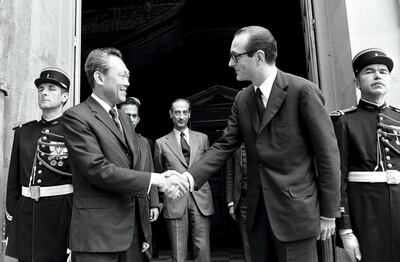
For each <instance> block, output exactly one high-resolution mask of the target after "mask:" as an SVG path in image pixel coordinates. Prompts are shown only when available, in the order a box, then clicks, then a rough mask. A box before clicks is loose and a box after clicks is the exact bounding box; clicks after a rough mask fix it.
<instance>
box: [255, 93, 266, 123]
mask: <svg viewBox="0 0 400 262" xmlns="http://www.w3.org/2000/svg"><path fill="white" fill-rule="evenodd" d="M261 95H262V93H261V90H260V88H257V91H256V101H257V112H258V116H259V117H260V121H261V119H262V117H263V115H264V112H265V106H264V103H263V100H262V97H261Z"/></svg>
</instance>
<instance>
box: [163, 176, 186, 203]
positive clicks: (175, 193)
mask: <svg viewBox="0 0 400 262" xmlns="http://www.w3.org/2000/svg"><path fill="white" fill-rule="evenodd" d="M161 175H163V176H164V181H163V185H162V186H161V187H160V190H161V191H162V192H164V194H166V196H168V197H171V198H173V199H176V198H180V197H182V196H183V195H184V194H186V193H187V192H188V191H189V181H188V179H187V177H186V176H185V175H182V174H180V173H178V172H176V171H175V170H168V171H166V172H164V173H162V174H161Z"/></svg>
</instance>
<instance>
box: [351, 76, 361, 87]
mask: <svg viewBox="0 0 400 262" xmlns="http://www.w3.org/2000/svg"><path fill="white" fill-rule="evenodd" d="M353 83H354V86H355V87H356V88H360V80H359V79H358V78H357V77H354V78H353Z"/></svg>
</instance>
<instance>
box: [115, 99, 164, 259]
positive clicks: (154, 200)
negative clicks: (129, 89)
mask: <svg viewBox="0 0 400 262" xmlns="http://www.w3.org/2000/svg"><path fill="white" fill-rule="evenodd" d="M140 105H141V103H140V100H139V99H138V98H136V97H127V98H126V100H125V102H123V103H121V104H119V105H118V107H119V109H120V110H121V112H123V113H125V114H127V115H128V116H129V119H130V120H131V122H132V126H133V130H134V132H135V134H134V135H135V136H136V141H137V143H138V149H139V153H140V159H141V163H142V165H141V168H139V170H142V171H149V172H154V165H153V153H152V150H151V147H150V143H149V139H147V138H145V137H143V136H142V135H140V134H138V133H137V132H136V126H137V124H139V121H140V115H139V108H140ZM139 200H140V201H139V205H140V206H141V207H140V208H139V209H140V213H141V216H140V217H141V222H142V226H143V228H144V235H145V240H146V242H144V243H143V246H144V247H146V246H147V247H148V246H149V244H152V245H151V248H150V249H149V251H150V253H153V252H156V250H154V249H155V248H156V247H155V245H154V243H156V241H154V237H155V230H154V229H155V228H156V227H155V226H154V227H153V224H151V225H150V223H149V222H155V221H157V219H158V216H159V214H160V210H161V204H160V201H159V196H158V189H157V187H153V186H152V187H151V189H150V194H149V200H150V201H148V198H147V197H141V198H139ZM147 211H149V212H147Z"/></svg>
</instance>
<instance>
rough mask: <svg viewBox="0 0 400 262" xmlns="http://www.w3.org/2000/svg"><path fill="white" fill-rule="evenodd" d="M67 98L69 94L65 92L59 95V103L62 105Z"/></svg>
mask: <svg viewBox="0 0 400 262" xmlns="http://www.w3.org/2000/svg"><path fill="white" fill-rule="evenodd" d="M68 98H69V93H68V92H65V93H62V94H61V102H63V103H65V102H67V101H68Z"/></svg>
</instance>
